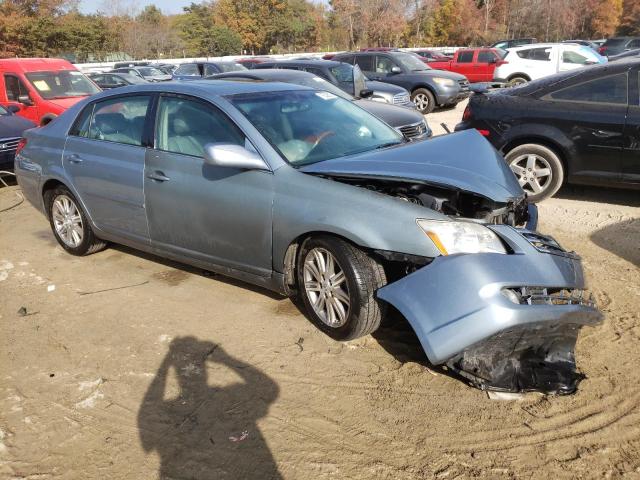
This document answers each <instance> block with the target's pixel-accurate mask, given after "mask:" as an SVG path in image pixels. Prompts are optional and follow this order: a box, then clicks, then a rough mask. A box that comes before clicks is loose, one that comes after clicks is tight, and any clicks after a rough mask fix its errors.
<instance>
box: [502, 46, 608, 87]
mask: <svg viewBox="0 0 640 480" xmlns="http://www.w3.org/2000/svg"><path fill="white" fill-rule="evenodd" d="M503 60H504V61H503V62H502V63H501V64H500V65H499V66H498V67H497V68H496V69H495V70H494V73H493V78H494V80H495V81H497V82H506V83H508V84H509V85H510V86H514V85H519V84H521V83H525V82H528V81H531V80H536V79H538V78H543V77H546V76H548V75H552V74H554V73H557V72H564V71H567V70H573V69H576V68H580V67H584V66H587V65H597V64H600V63H606V62H607V59H606V58H605V57H603V56H601V55H599V54H598V53H597V52H595V51H594V50H592V49H591V48H589V47H585V46H582V45H574V44H568V43H567V44H564V43H536V44H533V45H527V46H524V47H516V48H512V49H511V50H508V52H507V55H506V56H505V57H504V59H503Z"/></svg>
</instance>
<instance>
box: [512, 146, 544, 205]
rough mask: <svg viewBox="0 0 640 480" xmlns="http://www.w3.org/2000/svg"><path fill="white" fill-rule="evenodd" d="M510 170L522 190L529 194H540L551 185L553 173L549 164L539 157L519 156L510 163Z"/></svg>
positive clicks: (532, 155) (533, 155)
mask: <svg viewBox="0 0 640 480" xmlns="http://www.w3.org/2000/svg"><path fill="white" fill-rule="evenodd" d="M510 167H511V170H512V171H513V173H515V174H516V177H517V178H518V183H519V184H520V186H521V187H522V189H523V190H524V191H525V192H527V193H530V194H535V195H538V194H541V193H542V192H544V191H545V190H546V189H547V188H549V186H550V185H551V183H552V180H553V171H552V170H551V165H550V164H549V162H548V161H547V160H546V159H545V158H544V157H541V156H540V155H536V154H533V153H529V154H526V155H520V156H519V157H516V158H515V159H514V160H513V161H512V162H511V165H510Z"/></svg>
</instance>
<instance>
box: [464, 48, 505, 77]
mask: <svg viewBox="0 0 640 480" xmlns="http://www.w3.org/2000/svg"><path fill="white" fill-rule="evenodd" d="M498 60H500V58H498V55H497V54H496V53H495V52H494V51H493V50H480V51H478V57H477V59H476V63H475V68H476V80H475V81H476V82H490V81H491V80H493V72H494V70H495V69H496V63H497V62H498ZM470 80H471V79H470Z"/></svg>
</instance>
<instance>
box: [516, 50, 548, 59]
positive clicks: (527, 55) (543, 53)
mask: <svg viewBox="0 0 640 480" xmlns="http://www.w3.org/2000/svg"><path fill="white" fill-rule="evenodd" d="M516 54H517V55H518V56H519V57H520V58H524V59H526V60H538V61H542V62H549V61H550V60H551V48H549V47H543V48H528V49H526V50H519V51H517V52H516Z"/></svg>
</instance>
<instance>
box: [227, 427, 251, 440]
mask: <svg viewBox="0 0 640 480" xmlns="http://www.w3.org/2000/svg"><path fill="white" fill-rule="evenodd" d="M248 436H249V431H248V430H244V431H243V432H242V434H240V436H239V437H236V436H233V435H232V436H230V437H229V440H231V441H232V442H241V441H243V440H244V439H245V438H247V437H248Z"/></svg>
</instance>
